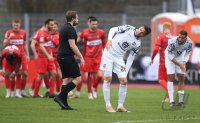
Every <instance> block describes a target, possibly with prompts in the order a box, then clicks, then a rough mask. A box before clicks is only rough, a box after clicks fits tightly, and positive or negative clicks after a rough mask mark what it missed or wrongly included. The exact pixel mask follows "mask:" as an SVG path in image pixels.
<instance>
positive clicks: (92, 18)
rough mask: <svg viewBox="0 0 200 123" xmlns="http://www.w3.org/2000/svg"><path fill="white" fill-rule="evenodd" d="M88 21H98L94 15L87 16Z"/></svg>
mask: <svg viewBox="0 0 200 123" xmlns="http://www.w3.org/2000/svg"><path fill="white" fill-rule="evenodd" d="M88 21H89V22H91V21H98V19H97V18H96V17H94V16H89V17H88Z"/></svg>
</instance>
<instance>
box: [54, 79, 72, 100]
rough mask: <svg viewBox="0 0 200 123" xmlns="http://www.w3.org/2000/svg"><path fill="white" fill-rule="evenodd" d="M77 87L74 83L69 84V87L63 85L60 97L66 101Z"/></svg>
mask: <svg viewBox="0 0 200 123" xmlns="http://www.w3.org/2000/svg"><path fill="white" fill-rule="evenodd" d="M75 87H76V85H75V84H74V83H73V82H69V83H68V84H67V85H62V87H61V92H60V94H59V95H58V96H59V98H61V99H63V100H65V99H66V98H67V96H68V93H69V92H70V91H71V90H73V89H74V88H75Z"/></svg>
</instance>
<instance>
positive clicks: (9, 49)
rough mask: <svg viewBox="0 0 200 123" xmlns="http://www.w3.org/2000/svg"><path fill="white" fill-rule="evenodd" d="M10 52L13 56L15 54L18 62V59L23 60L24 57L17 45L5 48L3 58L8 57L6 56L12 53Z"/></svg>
mask: <svg viewBox="0 0 200 123" xmlns="http://www.w3.org/2000/svg"><path fill="white" fill-rule="evenodd" d="M10 52H12V53H13V54H15V56H16V60H17V58H21V57H22V55H21V52H20V50H19V48H18V47H17V46H15V45H10V46H7V47H5V48H4V49H3V50H2V51H1V55H2V58H4V57H6V55H7V54H8V53H10Z"/></svg>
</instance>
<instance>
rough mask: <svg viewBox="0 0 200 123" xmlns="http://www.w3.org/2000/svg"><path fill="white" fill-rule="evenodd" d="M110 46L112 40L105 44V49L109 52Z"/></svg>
mask: <svg viewBox="0 0 200 123" xmlns="http://www.w3.org/2000/svg"><path fill="white" fill-rule="evenodd" d="M111 46H112V40H108V41H107V43H106V49H107V50H109V49H110V47H111Z"/></svg>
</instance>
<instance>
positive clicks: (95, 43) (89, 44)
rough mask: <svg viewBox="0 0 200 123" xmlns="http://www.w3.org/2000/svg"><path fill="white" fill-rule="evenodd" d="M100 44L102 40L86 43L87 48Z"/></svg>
mask: <svg viewBox="0 0 200 123" xmlns="http://www.w3.org/2000/svg"><path fill="white" fill-rule="evenodd" d="M101 43H102V40H93V41H87V45H88V46H95V45H99V44H101Z"/></svg>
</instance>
